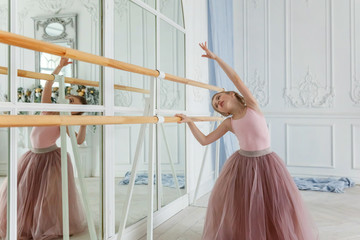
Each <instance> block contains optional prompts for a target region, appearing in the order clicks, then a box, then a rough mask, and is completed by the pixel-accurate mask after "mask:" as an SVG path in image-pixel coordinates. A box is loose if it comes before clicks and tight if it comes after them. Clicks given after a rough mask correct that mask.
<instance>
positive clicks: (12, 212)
mask: <svg viewBox="0 0 360 240" xmlns="http://www.w3.org/2000/svg"><path fill="white" fill-rule="evenodd" d="M8 4H9V18H8V22H9V30H10V32H13V33H16V27H17V15H16V11H17V1H13V0H9V1H8ZM9 59H10V61H9V74H10V79H9V80H10V81H9V86H10V101H11V102H12V103H13V104H16V102H17V94H16V92H17V84H16V83H17V81H16V80H17V79H16V75H17V74H16V68H17V64H16V48H15V47H9ZM11 114H17V110H16V108H15V109H13V110H12V112H11ZM16 130H17V129H16V128H10V144H9V145H10V154H9V155H10V159H9V160H10V161H9V164H8V187H7V194H8V198H7V203H8V204H7V218H8V221H7V222H8V224H7V239H17V158H18V156H17V134H16Z"/></svg>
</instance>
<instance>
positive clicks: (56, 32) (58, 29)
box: [45, 23, 65, 37]
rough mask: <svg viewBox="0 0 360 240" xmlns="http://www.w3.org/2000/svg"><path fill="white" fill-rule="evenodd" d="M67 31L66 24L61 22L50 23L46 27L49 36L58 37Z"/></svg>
mask: <svg viewBox="0 0 360 240" xmlns="http://www.w3.org/2000/svg"><path fill="white" fill-rule="evenodd" d="M64 31H65V27H64V25H62V24H60V23H50V24H48V25H47V26H46V27H45V32H46V34H48V35H49V36H52V37H57V36H60V35H61V34H62V33H63V32H64Z"/></svg>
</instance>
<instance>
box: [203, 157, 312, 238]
mask: <svg viewBox="0 0 360 240" xmlns="http://www.w3.org/2000/svg"><path fill="white" fill-rule="evenodd" d="M202 239H203V240H313V239H318V234H317V230H316V227H315V225H314V223H313V222H312V220H311V217H310V215H309V214H308V212H307V209H306V207H305V205H304V203H303V200H302V198H301V195H300V192H299V190H298V189H297V187H296V185H295V183H294V181H293V179H292V177H291V176H290V174H289V172H288V171H287V169H286V167H285V164H284V163H283V161H282V160H281V159H280V157H279V156H278V155H277V154H276V153H274V152H271V151H269V150H266V151H265V152H261V151H257V152H246V151H241V150H240V151H237V152H235V153H234V154H233V155H232V156H231V157H230V158H229V159H228V160H227V161H226V163H225V165H224V167H223V169H222V171H221V174H220V176H219V178H218V180H217V181H216V183H215V186H214V188H213V190H212V193H211V196H210V200H209V204H208V209H207V213H206V220H205V226H204V232H203V237H202Z"/></svg>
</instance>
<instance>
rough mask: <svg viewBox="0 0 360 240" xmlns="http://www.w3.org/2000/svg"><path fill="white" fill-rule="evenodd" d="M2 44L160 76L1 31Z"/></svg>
mask: <svg viewBox="0 0 360 240" xmlns="http://www.w3.org/2000/svg"><path fill="white" fill-rule="evenodd" d="M0 42H2V43H5V44H9V45H13V46H17V47H21V48H26V49H31V50H34V51H38V52H45V53H49V54H53V55H57V56H63V57H67V58H70V59H74V60H79V61H83V62H88V63H93V64H97V65H101V66H104V67H112V68H116V69H120V70H125V71H128V72H133V73H139V74H142V75H147V76H152V77H158V76H159V74H160V73H159V72H158V71H157V70H153V69H149V68H145V67H140V66H137V65H134V64H130V63H125V62H121V61H118V60H114V59H110V58H106V57H102V56H97V55H94V54H90V53H86V52H82V51H79V50H76V49H72V48H67V47H63V46H59V45H56V44H52V43H48V42H44V41H40V40H36V39H33V38H29V37H24V36H21V35H18V34H15V33H10V32H5V31H0ZM164 79H165V80H169V81H173V82H178V83H183V84H188V85H192V86H196V87H201V88H206V89H211V90H214V91H218V92H222V91H224V89H223V88H220V87H216V86H213V85H210V84H206V83H202V82H197V81H194V80H190V79H187V78H182V77H178V76H174V75H170V74H167V73H166V74H165V78H164Z"/></svg>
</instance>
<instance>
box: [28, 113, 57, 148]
mask: <svg viewBox="0 0 360 240" xmlns="http://www.w3.org/2000/svg"><path fill="white" fill-rule="evenodd" d="M42 115H46V113H42ZM59 137H60V127H59V126H49V127H33V129H32V131H31V134H30V141H31V144H32V147H33V148H47V147H50V146H52V145H54V144H55V143H56V140H57V139H58V138H59Z"/></svg>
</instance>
